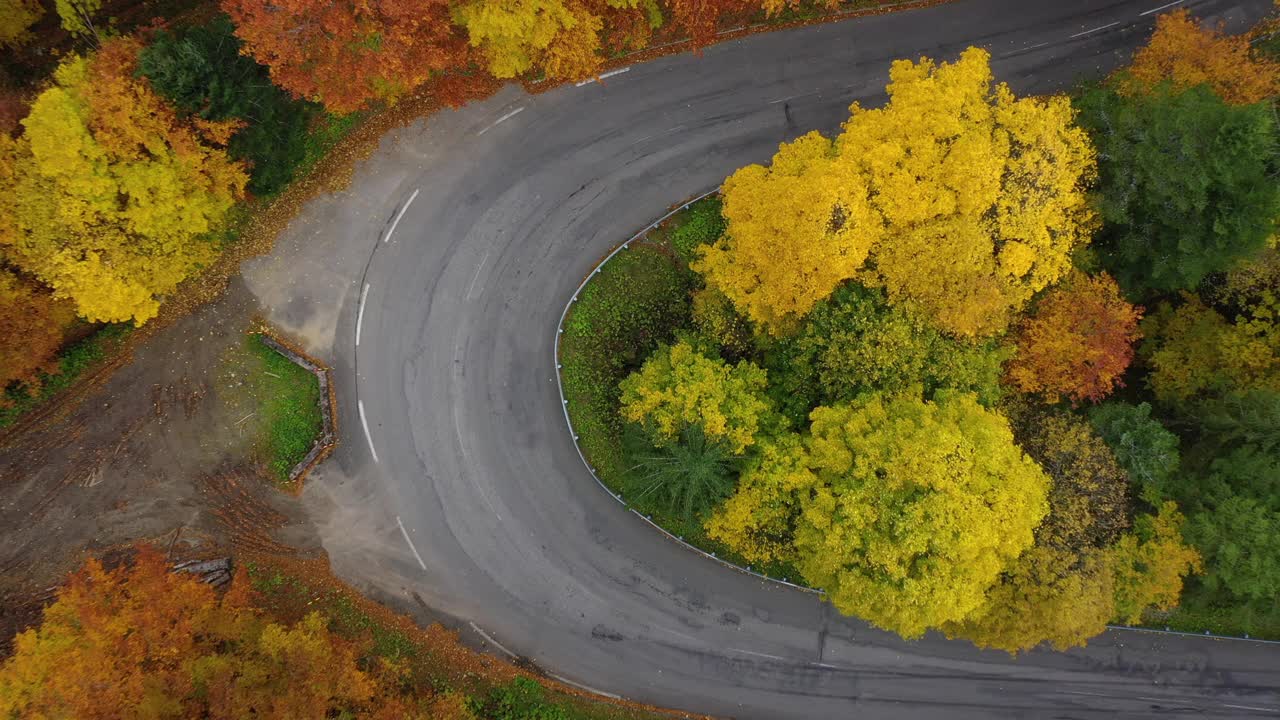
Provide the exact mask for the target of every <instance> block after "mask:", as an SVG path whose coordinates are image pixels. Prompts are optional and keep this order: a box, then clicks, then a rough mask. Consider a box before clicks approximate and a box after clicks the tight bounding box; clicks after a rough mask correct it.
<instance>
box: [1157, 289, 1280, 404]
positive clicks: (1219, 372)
mask: <svg viewBox="0 0 1280 720" xmlns="http://www.w3.org/2000/svg"><path fill="white" fill-rule="evenodd" d="M1183 301H1184V302H1183V304H1182V305H1181V306H1180V307H1178V308H1177V309H1176V310H1174V309H1172V308H1171V307H1170V306H1169V305H1168V304H1167V303H1166V304H1162V305H1161V306H1160V308H1159V310H1158V311H1157V312H1156V313H1154V314H1153V315H1152V316H1151V317H1150V318H1148V320H1147V321H1145V322H1144V323H1143V332H1144V333H1146V334H1147V335H1148V337H1149V340H1148V342H1147V343H1146V344H1144V345H1143V347H1142V348H1141V350H1142V353H1143V355H1145V356H1146V358H1147V362H1148V364H1149V365H1150V366H1151V374H1150V375H1149V376H1148V379H1147V382H1148V383H1149V384H1150V385H1151V389H1152V390H1153V391H1154V392H1155V394H1156V397H1157V398H1159V399H1160V400H1162V401H1164V402H1182V401H1187V400H1196V399H1199V398H1201V397H1204V396H1206V395H1217V394H1221V393H1224V392H1246V391H1249V390H1280V325H1277V319H1278V318H1277V315H1278V314H1280V301H1278V300H1277V298H1276V297H1275V295H1274V293H1273V292H1264V293H1261V294H1260V296H1259V299H1258V300H1257V301H1256V304H1251V305H1245V306H1244V309H1245V310H1246V312H1245V313H1244V314H1242V315H1241V316H1240V317H1238V318H1236V320H1235V322H1229V321H1228V320H1227V319H1226V318H1224V317H1223V316H1222V315H1220V314H1219V313H1218V312H1217V311H1216V310H1214V309H1213V308H1211V307H1208V306H1206V305H1205V304H1204V303H1203V302H1202V301H1201V300H1200V298H1198V297H1196V296H1194V295H1190V294H1184V295H1183Z"/></svg>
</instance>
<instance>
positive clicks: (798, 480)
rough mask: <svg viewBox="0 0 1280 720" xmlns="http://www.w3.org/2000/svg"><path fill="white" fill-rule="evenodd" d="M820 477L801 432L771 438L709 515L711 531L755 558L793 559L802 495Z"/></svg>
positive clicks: (758, 560)
mask: <svg viewBox="0 0 1280 720" xmlns="http://www.w3.org/2000/svg"><path fill="white" fill-rule="evenodd" d="M817 482H818V480H817V477H816V476H814V474H813V471H811V470H810V469H809V457H808V453H807V452H806V451H805V447H804V442H803V440H802V439H801V438H800V436H799V435H796V434H794V433H785V434H782V435H779V436H777V437H772V438H768V439H766V440H764V441H762V442H761V443H760V446H759V448H758V449H757V450H756V453H755V459H754V460H753V461H752V463H751V465H750V466H748V467H747V469H746V470H745V471H744V472H743V473H742V476H741V477H740V478H739V480H738V488H737V491H736V492H735V493H734V494H733V495H732V496H731V497H729V499H728V500H726V501H725V502H724V503H722V504H721V505H720V506H719V507H718V508H716V511H715V513H714V514H713V515H712V516H711V517H710V518H708V519H707V522H706V524H705V527H706V530H707V536H708V537H710V538H712V539H713V540H719V541H720V542H722V543H724V544H725V545H728V546H729V547H731V548H733V549H734V550H735V551H736V552H737V553H738V554H739V555H741V556H742V557H744V558H746V559H747V560H748V561H749V562H753V563H772V562H791V561H792V560H794V559H795V548H794V546H793V545H792V544H791V542H790V537H791V531H792V527H793V526H794V523H795V520H796V516H797V513H798V512H799V509H800V507H801V500H800V498H801V497H804V496H805V494H807V493H808V491H809V489H810V488H812V487H814V486H815V485H816V484H817Z"/></svg>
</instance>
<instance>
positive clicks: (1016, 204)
mask: <svg viewBox="0 0 1280 720" xmlns="http://www.w3.org/2000/svg"><path fill="white" fill-rule="evenodd" d="M988 59H989V56H988V54H987V52H986V51H984V50H980V49H977V48H969V49H968V50H966V51H965V52H964V53H963V54H961V56H960V59H959V60H958V61H957V62H955V63H950V64H948V63H944V64H942V65H934V63H933V62H931V61H929V60H927V59H922V60H921V61H920V62H919V63H916V64H913V63H911V62H908V61H898V62H895V63H894V64H893V67H892V69H891V70H890V83H889V86H888V88H887V90H888V91H889V97H890V101H889V103H888V104H887V105H885V106H884V107H883V108H880V109H875V110H864V109H862V108H860V107H858V106H857V105H854V107H853V108H852V112H853V115H852V117H851V118H850V119H849V121H848V122H846V123H845V126H844V132H843V133H842V134H841V135H840V137H839V138H838V139H837V140H836V144H837V147H838V148H839V152H840V156H841V158H842V159H845V160H847V161H848V162H851V163H857V164H858V165H859V169H860V172H861V173H863V174H864V175H865V176H867V177H868V178H869V183H868V184H869V185H870V186H871V187H872V188H873V189H874V191H875V194H874V196H873V202H874V203H875V205H876V208H877V210H879V212H880V213H881V214H882V215H883V217H884V218H885V223H886V225H887V227H888V229H887V231H886V239H885V241H884V242H882V243H880V244H879V245H877V246H876V247H875V248H873V249H872V252H871V263H870V265H871V269H870V270H869V271H868V273H867V276H868V279H869V280H870V281H871V282H873V283H875V284H879V285H882V286H883V287H884V288H885V289H886V291H888V293H889V297H890V298H891V299H895V300H904V299H905V300H912V301H914V302H915V303H917V304H918V305H919V306H920V307H921V308H923V309H924V310H925V312H927V313H928V314H929V315H930V316H932V317H933V318H934V320H935V321H936V322H937V323H938V324H939V326H940V327H942V328H943V329H945V330H947V331H949V332H952V333H954V334H957V335H964V336H975V335H989V334H992V333H995V332H999V331H1000V330H1002V329H1004V327H1005V326H1006V325H1007V324H1008V323H1009V321H1010V319H1011V317H1012V314H1013V313H1014V312H1016V311H1017V310H1019V309H1020V308H1021V307H1022V306H1023V305H1025V304H1026V302H1027V301H1028V300H1029V299H1030V298H1031V296H1032V295H1033V294H1034V293H1035V292H1037V291H1039V290H1041V289H1042V288H1044V287H1047V286H1048V285H1050V284H1051V283H1053V282H1055V281H1056V280H1058V278H1060V277H1062V276H1063V274H1065V273H1066V271H1067V270H1068V269H1069V268H1070V257H1069V256H1070V254H1071V251H1072V250H1073V249H1074V248H1076V247H1077V246H1078V245H1081V244H1083V243H1086V242H1088V240H1089V234H1090V232H1091V231H1092V229H1093V226H1094V224H1095V220H1094V215H1093V212H1092V211H1091V210H1090V209H1089V205H1088V203H1087V201H1086V198H1085V193H1084V189H1085V186H1086V185H1087V183H1088V182H1089V181H1090V179H1091V178H1092V177H1093V175H1094V173H1095V167H1094V155H1093V149H1092V146H1091V145H1090V143H1089V139H1088V136H1087V135H1086V134H1085V133H1084V131H1083V130H1081V129H1079V128H1077V127H1075V126H1074V125H1073V120H1074V111H1073V110H1072V108H1071V103H1070V102H1069V101H1068V100H1067V98H1065V97H1049V98H1021V99H1018V98H1015V97H1014V96H1013V93H1012V92H1011V91H1010V90H1009V88H1008V87H1006V86H1005V85H1003V84H1000V85H996V86H994V87H992V77H991V69H990V67H989V64H988Z"/></svg>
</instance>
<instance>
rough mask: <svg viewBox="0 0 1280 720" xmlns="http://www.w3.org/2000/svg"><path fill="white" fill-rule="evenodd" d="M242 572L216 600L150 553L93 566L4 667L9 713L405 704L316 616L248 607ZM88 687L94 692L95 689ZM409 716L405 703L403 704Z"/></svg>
mask: <svg viewBox="0 0 1280 720" xmlns="http://www.w3.org/2000/svg"><path fill="white" fill-rule="evenodd" d="M248 597H249V587H248V581H247V579H246V578H245V576H244V575H243V573H241V574H240V575H238V576H237V578H236V579H235V580H234V581H233V583H232V586H231V589H230V590H229V591H228V592H227V593H225V594H224V595H222V596H221V597H218V596H217V595H216V594H215V593H214V591H213V589H212V588H211V587H210V586H208V585H206V584H204V583H202V582H200V581H199V580H197V579H195V578H194V577H192V576H190V575H182V574H175V573H170V572H169V571H168V568H167V567H166V566H165V562H164V558H163V557H162V556H161V555H160V554H159V553H158V552H156V551H154V550H143V551H142V552H141V554H140V556H139V557H138V560H137V563H136V564H135V565H134V566H133V567H132V568H124V567H121V568H117V569H115V570H106V569H104V568H103V566H102V565H101V564H100V563H99V562H97V561H96V560H90V561H89V562H88V563H87V564H86V565H85V568H84V569H83V570H82V571H80V572H79V573H77V574H75V575H73V576H72V577H71V580H70V582H69V583H68V584H67V585H66V586H65V587H64V588H62V589H61V590H60V591H59V593H58V599H57V601H56V602H54V603H53V604H52V605H50V606H49V607H47V608H46V609H45V611H44V621H43V622H42V623H41V625H40V626H39V627H37V628H32V629H30V630H27V631H25V632H23V633H21V634H19V635H18V636H17V638H16V639H15V641H14V653H13V655H12V656H11V657H10V658H9V659H8V660H6V661H5V663H4V665H3V666H0V716H4V717H77V718H87V719H89V718H104V719H105V718H113V717H119V714H120V709H121V708H130V709H131V710H132V711H133V712H136V713H137V714H139V715H141V716H145V717H153V718H185V717H225V718H232V717H249V716H258V717H326V716H328V715H337V714H343V713H358V712H362V711H370V710H373V709H375V708H379V707H382V706H389V707H392V708H393V709H394V708H395V707H398V706H399V703H398V701H397V700H396V699H395V698H394V696H392V697H378V692H379V689H380V688H379V685H380V683H379V682H378V679H379V670H378V667H377V665H376V664H375V666H374V667H373V668H372V669H371V671H366V670H363V669H361V668H360V667H359V665H358V664H357V660H358V658H359V657H360V655H361V652H360V648H359V647H358V646H356V645H354V644H352V643H350V642H347V641H345V640H343V639H341V638H339V637H337V636H335V635H332V634H331V633H330V632H329V629H328V627H327V624H326V620H325V619H324V618H323V617H322V616H321V615H319V614H317V613H312V614H311V615H308V616H307V617H306V618H305V619H303V620H302V621H301V622H299V623H297V624H295V625H293V626H292V627H286V626H283V625H280V624H277V623H273V622H268V621H266V620H265V619H263V618H261V617H260V616H259V615H258V614H257V613H256V612H255V611H254V610H253V608H252V607H251V606H250V605H249V602H248ZM86 688H93V692H87V691H86ZM401 709H402V710H403V709H404V708H401Z"/></svg>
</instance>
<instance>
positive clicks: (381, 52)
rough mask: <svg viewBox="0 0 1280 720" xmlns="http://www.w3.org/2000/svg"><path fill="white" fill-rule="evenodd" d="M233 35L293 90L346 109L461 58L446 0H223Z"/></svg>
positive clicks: (464, 53) (390, 97)
mask: <svg viewBox="0 0 1280 720" xmlns="http://www.w3.org/2000/svg"><path fill="white" fill-rule="evenodd" d="M222 7H223V9H224V10H226V11H227V14H228V15H230V16H231V19H232V20H233V21H234V22H235V24H236V35H238V36H239V37H240V39H242V40H244V43H245V49H246V50H247V51H248V52H249V54H251V55H253V57H254V58H255V59H257V60H258V62H260V63H262V64H263V65H266V66H267V67H269V68H270V69H271V78H272V79H273V80H274V81H275V82H276V84H277V85H279V86H280V87H282V88H285V89H286V90H288V91H289V92H291V93H293V94H294V95H295V96H297V97H300V98H305V99H308V100H318V101H320V102H322V103H324V105H325V107H326V108H328V109H329V110H330V111H332V112H335V113H349V112H352V111H355V110H359V109H361V108H364V107H367V106H368V105H369V103H371V102H373V101H375V100H384V101H394V100H395V99H396V98H398V97H400V96H401V95H403V94H404V93H406V92H408V91H410V90H413V89H414V88H416V87H418V86H419V85H421V84H422V83H424V82H426V81H427V80H428V79H429V78H430V77H431V76H432V75H433V74H434V73H436V72H439V71H442V70H447V69H450V68H456V67H459V66H462V65H464V64H465V63H466V61H467V57H468V50H467V43H466V39H465V38H464V37H463V36H462V34H461V33H460V32H459V29H458V28H457V27H456V26H455V25H454V24H453V23H452V22H451V20H450V17H449V4H448V2H446V1H444V0H422V1H418V0H380V1H379V2H376V3H366V2H359V1H358V0H335V1H334V2H327V1H325V2H322V1H320V0H222Z"/></svg>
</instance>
